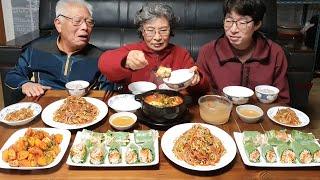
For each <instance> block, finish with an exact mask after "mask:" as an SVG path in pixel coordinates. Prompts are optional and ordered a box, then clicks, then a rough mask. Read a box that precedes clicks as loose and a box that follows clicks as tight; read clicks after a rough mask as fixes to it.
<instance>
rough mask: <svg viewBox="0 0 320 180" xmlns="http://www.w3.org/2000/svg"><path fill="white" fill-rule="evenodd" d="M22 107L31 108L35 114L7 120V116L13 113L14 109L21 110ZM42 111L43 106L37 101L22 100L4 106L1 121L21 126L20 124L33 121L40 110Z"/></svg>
mask: <svg viewBox="0 0 320 180" xmlns="http://www.w3.org/2000/svg"><path fill="white" fill-rule="evenodd" d="M22 108H30V109H31V110H32V111H33V116H32V117H29V118H26V119H23V120H12V121H8V120H6V119H5V118H6V116H7V115H8V114H9V113H13V112H14V111H17V110H20V109H22ZM41 111H42V108H41V106H40V105H39V104H37V103H33V102H20V103H16V104H12V105H10V106H7V107H5V108H3V109H2V110H1V111H0V121H1V122H3V123H5V124H8V125H10V126H20V125H25V124H27V123H29V122H31V121H32V120H33V119H34V118H35V117H37V116H38V115H39V114H40V112H41Z"/></svg>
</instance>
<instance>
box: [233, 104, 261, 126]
mask: <svg viewBox="0 0 320 180" xmlns="http://www.w3.org/2000/svg"><path fill="white" fill-rule="evenodd" d="M243 110H245V111H246V114H245V113H244V112H243ZM252 111H255V112H256V113H257V114H256V115H255V114H253V113H254V112H252ZM236 112H237V114H238V116H239V117H240V119H241V120H242V121H244V122H246V123H256V122H258V121H259V120H260V118H261V117H262V116H263V114H264V113H263V110H262V109H261V108H260V107H258V106H255V105H251V104H245V105H240V106H238V107H237V108H236Z"/></svg>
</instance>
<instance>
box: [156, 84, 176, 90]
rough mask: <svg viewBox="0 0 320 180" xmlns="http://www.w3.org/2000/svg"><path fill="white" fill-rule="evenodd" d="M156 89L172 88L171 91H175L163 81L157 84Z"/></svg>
mask: <svg viewBox="0 0 320 180" xmlns="http://www.w3.org/2000/svg"><path fill="white" fill-rule="evenodd" d="M158 89H165V90H172V91H177V90H175V89H172V88H170V87H169V86H167V85H166V84H165V83H162V84H160V85H159V86H158Z"/></svg>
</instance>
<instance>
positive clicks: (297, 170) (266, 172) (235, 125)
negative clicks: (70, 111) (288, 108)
mask: <svg viewBox="0 0 320 180" xmlns="http://www.w3.org/2000/svg"><path fill="white" fill-rule="evenodd" d="M106 94H108V95H110V94H111V93H106V91H102V90H91V91H90V92H89V93H88V94H87V95H86V96H88V97H94V98H97V99H100V100H103V101H104V102H105V103H107V99H108V98H105V97H106ZM114 94H115V93H114ZM66 97H68V93H67V91H65V90H48V91H46V92H45V94H44V95H42V96H41V97H38V98H30V97H25V98H24V99H23V100H22V102H36V103H38V104H40V105H41V107H42V108H43V109H44V108H45V107H46V106H48V105H49V104H51V103H53V102H55V101H57V100H60V99H64V98H66ZM249 104H255V105H257V106H259V107H260V108H262V109H263V111H264V115H263V117H262V119H261V120H260V121H259V122H258V123H253V124H248V123H245V122H243V121H242V120H241V119H240V118H239V117H238V115H237V113H236V111H235V108H236V105H233V109H232V111H231V115H230V117H229V120H228V122H227V123H225V124H222V125H215V126H216V127H218V128H221V129H222V130H224V131H225V132H227V133H228V134H229V135H230V136H231V137H233V133H234V132H243V131H245V130H254V131H260V132H265V131H268V130H272V129H289V130H292V129H293V128H288V127H284V126H281V125H279V124H277V123H275V122H273V121H271V120H270V119H269V118H268V116H267V113H266V112H267V110H268V109H269V108H270V107H273V106H277V105H281V104H279V103H271V104H263V103H260V102H258V100H257V99H256V98H254V97H253V98H251V99H250V101H249ZM188 110H189V112H188V113H190V116H189V120H188V121H189V122H192V123H205V122H204V121H203V120H202V119H201V117H200V113H199V106H198V103H197V101H196V100H194V102H193V103H191V104H190V105H189V107H188ZM114 113H115V111H113V110H112V109H111V108H109V111H108V114H107V115H106V116H105V118H104V119H103V120H102V121H100V122H98V123H97V124H94V125H92V126H89V127H86V129H88V130H91V131H96V132H106V131H107V130H113V131H115V129H112V127H111V126H110V124H109V122H108V118H109V117H110V115H112V114H114ZM308 116H309V118H310V123H309V124H308V125H307V126H305V127H300V128H295V129H297V130H301V131H304V132H312V133H313V134H314V135H315V136H316V138H320V119H314V118H313V116H312V114H308ZM28 127H32V128H39V127H48V128H49V126H47V125H46V124H45V123H44V122H43V121H42V119H41V115H39V116H37V117H36V119H34V120H33V121H31V122H30V123H28V124H26V125H22V126H9V125H6V124H3V123H1V125H0V133H1V137H0V145H1V147H2V146H3V145H4V143H5V142H6V141H7V139H8V138H9V137H10V136H11V135H12V134H13V133H14V132H15V131H17V130H19V129H22V128H28ZM134 129H138V130H147V129H150V127H148V126H147V125H145V124H143V123H141V122H139V119H138V122H137V123H136V124H135V125H134V127H133V128H131V129H130V130H129V131H131V132H132V131H133V130H134ZM70 131H71V134H72V135H71V140H70V143H69V146H68V149H67V151H66V153H65V154H64V157H63V159H62V160H61V162H60V163H59V164H58V165H56V166H54V167H52V168H48V169H39V170H14V169H0V179H3V180H10V179H12V180H13V179H213V178H218V179H320V171H319V170H320V168H319V167H252V166H247V165H245V164H244V163H243V161H242V159H241V155H240V154H239V150H238V149H237V154H236V156H235V158H234V159H233V160H232V161H231V163H229V164H228V165H226V166H225V167H223V168H220V169H217V170H212V171H195V170H189V169H185V168H183V167H181V166H178V165H176V164H175V163H174V162H172V161H171V160H170V159H168V158H167V157H166V156H165V154H164V153H163V152H162V150H161V145H160V140H161V137H162V136H163V134H164V133H165V130H164V129H161V130H159V163H158V164H156V165H153V166H144V167H74V166H69V165H67V164H66V161H67V158H68V155H69V152H70V148H71V146H72V144H73V141H74V138H75V135H76V133H77V131H81V129H78V130H70ZM222 142H223V139H222Z"/></svg>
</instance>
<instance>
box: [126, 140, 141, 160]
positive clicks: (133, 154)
mask: <svg viewBox="0 0 320 180" xmlns="http://www.w3.org/2000/svg"><path fill="white" fill-rule="evenodd" d="M137 162H139V159H138V147H137V146H136V145H134V144H130V145H128V147H127V151H126V163H127V164H134V163H137Z"/></svg>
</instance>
